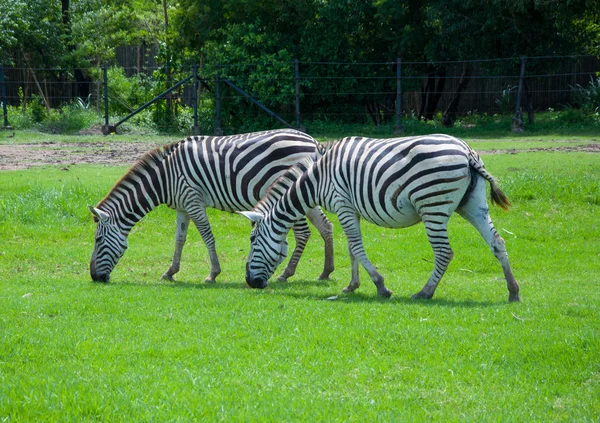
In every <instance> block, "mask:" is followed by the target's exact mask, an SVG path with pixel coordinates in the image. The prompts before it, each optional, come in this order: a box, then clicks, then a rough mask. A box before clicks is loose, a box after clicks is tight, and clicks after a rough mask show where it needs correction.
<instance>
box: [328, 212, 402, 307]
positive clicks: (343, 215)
mask: <svg viewBox="0 0 600 423" xmlns="http://www.w3.org/2000/svg"><path fill="white" fill-rule="evenodd" d="M338 218H339V220H340V225H341V226H342V229H343V230H344V233H345V234H346V237H347V238H348V250H349V252H350V260H351V261H352V279H351V281H350V284H349V285H348V286H347V287H346V288H345V289H344V292H352V291H354V290H355V289H356V288H358V286H359V285H360V282H359V279H358V264H355V263H356V261H357V260H358V261H359V262H360V264H362V265H363V267H364V268H365V270H366V271H367V273H368V274H369V276H371V279H372V280H373V283H374V284H375V286H376V287H377V294H379V295H380V296H382V297H390V296H391V295H392V291H390V290H389V289H387V288H386V287H385V284H384V281H383V276H381V274H380V273H379V272H378V271H377V269H375V266H373V264H372V263H371V262H370V261H369V259H368V258H367V253H366V252H365V247H364V245H363V242H362V233H361V231H360V220H359V217H358V215H357V214H356V212H355V211H354V210H352V209H351V210H345V211H341V212H338Z"/></svg>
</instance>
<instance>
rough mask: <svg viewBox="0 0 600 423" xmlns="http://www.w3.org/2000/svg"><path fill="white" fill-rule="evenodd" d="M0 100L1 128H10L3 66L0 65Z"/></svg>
mask: <svg viewBox="0 0 600 423" xmlns="http://www.w3.org/2000/svg"><path fill="white" fill-rule="evenodd" d="M0 101H1V102H2V116H3V124H2V129H12V128H11V127H10V126H9V125H8V108H7V104H6V87H5V85H4V67H3V66H2V65H0Z"/></svg>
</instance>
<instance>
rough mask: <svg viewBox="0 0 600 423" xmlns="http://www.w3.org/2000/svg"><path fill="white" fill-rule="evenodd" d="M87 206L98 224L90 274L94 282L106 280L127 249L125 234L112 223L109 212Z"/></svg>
mask: <svg viewBox="0 0 600 423" xmlns="http://www.w3.org/2000/svg"><path fill="white" fill-rule="evenodd" d="M88 208H89V210H90V212H92V214H93V215H94V221H95V222H96V223H97V224H98V226H97V228H96V241H95V242H94V252H93V253H92V259H91V261H90V275H91V276H92V279H93V280H94V281H95V282H108V281H109V279H110V272H112V270H113V268H114V267H115V265H116V264H117V263H118V261H119V259H120V258H121V257H122V256H123V254H124V253H125V250H126V249H127V235H125V234H124V233H123V232H122V231H121V229H120V228H119V226H118V225H116V224H115V223H114V221H113V219H112V218H111V216H110V214H108V213H107V212H104V211H102V210H100V209H97V208H94V207H92V206H88Z"/></svg>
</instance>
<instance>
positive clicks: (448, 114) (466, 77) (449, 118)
mask: <svg viewBox="0 0 600 423" xmlns="http://www.w3.org/2000/svg"><path fill="white" fill-rule="evenodd" d="M472 73H473V68H472V67H471V66H470V65H465V67H464V68H463V73H462V75H461V76H460V81H459V82H458V87H456V92H455V93H454V95H453V96H452V100H450V104H448V108H446V111H445V112H444V115H443V116H442V125H444V126H446V127H448V128H449V127H452V126H454V121H455V120H456V112H457V110H458V104H459V103H460V98H461V96H462V92H463V91H464V90H465V89H466V88H467V86H468V85H469V82H470V81H471V75H472Z"/></svg>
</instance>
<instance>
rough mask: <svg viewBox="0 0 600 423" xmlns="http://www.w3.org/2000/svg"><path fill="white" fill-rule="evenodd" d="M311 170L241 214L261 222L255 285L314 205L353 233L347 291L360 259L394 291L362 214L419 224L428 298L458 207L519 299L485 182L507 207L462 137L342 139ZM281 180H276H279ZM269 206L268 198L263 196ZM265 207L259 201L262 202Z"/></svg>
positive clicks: (448, 252)
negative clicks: (427, 258)
mask: <svg viewBox="0 0 600 423" xmlns="http://www.w3.org/2000/svg"><path fill="white" fill-rule="evenodd" d="M305 168H306V170H304V168H303V167H302V166H301V167H296V170H295V174H294V172H293V171H289V172H288V174H293V175H294V177H293V179H294V182H293V183H290V182H289V179H290V178H289V177H288V178H287V181H285V185H286V186H289V187H290V188H289V189H288V190H287V191H286V193H285V194H284V195H283V196H281V197H280V198H278V199H277V201H274V202H273V201H271V203H272V206H271V207H269V208H268V209H267V211H266V213H265V212H264V211H262V210H261V209H260V208H259V207H257V208H256V209H255V210H253V211H252V212H247V213H244V214H245V215H246V216H247V217H249V218H250V219H252V220H253V221H255V222H256V225H255V228H254V230H253V233H252V236H251V241H252V248H251V252H250V255H249V257H248V263H247V266H246V269H247V270H246V280H247V282H248V284H249V285H250V286H253V287H258V288H261V287H264V286H266V284H267V280H268V279H269V277H270V276H271V275H272V274H273V272H274V270H275V268H276V266H277V264H278V263H279V262H281V255H282V254H284V253H285V251H284V249H283V248H282V245H283V244H282V240H284V239H285V235H286V233H287V232H288V231H289V229H290V228H291V227H292V225H293V223H294V222H295V221H296V220H297V219H299V218H301V216H303V215H304V213H305V212H306V210H309V209H311V208H313V207H315V206H317V205H319V206H322V207H324V208H325V209H327V210H329V211H331V212H333V213H336V214H337V215H338V217H339V220H340V224H341V226H342V228H343V230H344V232H345V233H346V236H347V238H348V249H349V254H350V259H351V264H352V278H351V281H350V284H349V285H348V286H347V287H346V288H345V291H346V292H348V291H354V290H355V289H356V288H358V287H359V285H360V281H359V272H358V263H359V262H360V263H361V264H362V265H363V266H364V268H365V269H366V270H367V272H368V273H369V275H370V276H371V278H372V280H373V282H374V283H375V285H376V287H377V290H378V293H379V294H380V295H382V296H390V295H391V291H389V290H388V289H387V288H386V287H385V285H384V281H383V277H382V276H381V275H380V274H379V272H378V271H377V270H376V269H375V267H374V266H373V265H372V264H371V262H370V261H369V259H368V258H367V256H366V254H365V250H364V247H363V243H362V234H361V231H360V224H359V220H360V218H361V217H362V218H364V219H366V220H367V221H369V222H371V223H374V224H376V225H379V226H383V227H388V228H403V227H407V226H411V225H414V224H416V223H418V222H420V221H422V222H423V223H424V225H425V228H426V232H427V236H428V239H429V242H430V245H431V247H432V248H433V252H434V257H435V268H434V270H433V273H432V275H431V277H430V278H429V281H428V282H427V284H426V285H425V286H424V287H423V289H422V290H421V291H420V292H419V293H417V294H415V295H414V296H413V297H415V298H431V297H432V296H433V294H434V292H435V289H436V287H437V285H438V283H439V281H440V279H441V278H442V276H443V274H444V272H445V271H446V268H447V267H448V263H449V262H450V260H451V259H452V256H453V252H452V249H451V247H450V243H449V241H448V233H447V226H448V220H449V218H450V215H451V214H452V213H453V212H454V211H457V212H458V213H459V214H460V215H461V216H463V217H464V218H465V219H466V220H467V221H469V222H470V223H471V224H472V225H473V226H475V227H476V228H477V230H478V231H479V232H480V233H481V235H482V236H483V238H484V239H485V240H486V242H487V243H488V245H489V246H490V248H491V249H492V251H493V253H494V255H495V256H496V258H497V259H498V260H499V261H500V263H501V264H502V268H503V271H504V275H505V277H506V281H507V284H508V290H509V293H510V295H509V300H510V301H518V300H519V285H518V284H517V282H516V280H515V278H514V276H513V274H512V271H511V268H510V265H509V262H508V256H507V254H506V248H505V244H504V240H503V239H502V238H501V237H500V235H499V234H498V233H497V231H496V229H495V228H494V226H493V224H492V221H491V219H490V217H489V213H488V206H487V201H486V183H485V181H488V182H489V183H490V185H491V189H492V191H491V192H492V200H493V201H494V202H495V203H497V204H499V205H500V206H502V207H504V208H508V206H509V205H510V203H509V201H508V199H507V198H506V196H505V195H504V194H503V193H502V191H501V190H500V189H499V188H498V186H497V184H496V182H495V180H494V178H493V177H492V176H491V175H490V174H489V173H488V172H487V171H486V170H485V167H484V165H483V162H482V161H481V159H480V158H479V155H478V154H477V153H476V152H474V151H473V150H472V149H471V148H470V147H469V146H468V145H467V144H466V143H464V142H463V141H461V140H459V139H457V138H454V137H450V136H447V135H428V136H420V137H408V138H395V139H370V138H360V137H350V138H344V139H342V140H340V141H338V142H336V143H335V144H333V145H332V146H331V147H330V148H329V150H327V151H326V152H325V153H324V155H323V156H322V157H321V158H320V159H319V160H318V161H317V162H316V163H314V164H310V163H308V164H307V165H305ZM276 184H277V183H276ZM265 202H266V203H269V202H268V201H265ZM259 204H260V203H259Z"/></svg>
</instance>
